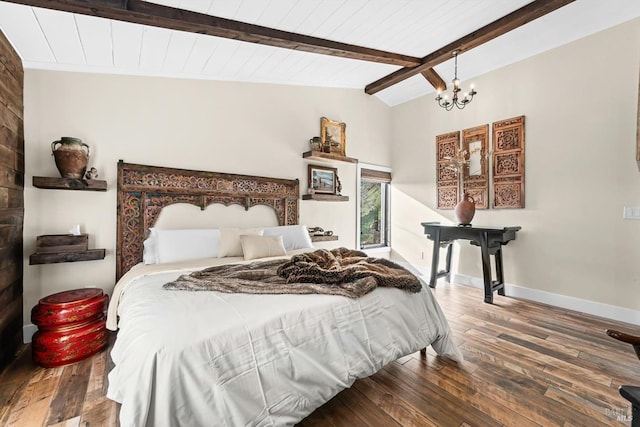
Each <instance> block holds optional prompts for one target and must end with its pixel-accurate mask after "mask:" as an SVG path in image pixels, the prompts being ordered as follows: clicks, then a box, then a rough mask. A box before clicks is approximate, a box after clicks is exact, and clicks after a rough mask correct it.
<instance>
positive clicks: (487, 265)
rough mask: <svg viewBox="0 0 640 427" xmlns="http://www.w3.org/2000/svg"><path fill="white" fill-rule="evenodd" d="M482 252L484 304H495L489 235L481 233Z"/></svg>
mask: <svg viewBox="0 0 640 427" xmlns="http://www.w3.org/2000/svg"><path fill="white" fill-rule="evenodd" d="M480 251H481V252H482V278H483V279H484V302H486V303H489V304H492V303H493V290H492V286H491V258H490V255H489V235H488V233H486V232H484V233H480Z"/></svg>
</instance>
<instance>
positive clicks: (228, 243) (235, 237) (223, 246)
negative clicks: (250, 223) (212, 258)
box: [218, 228, 262, 258]
mask: <svg viewBox="0 0 640 427" xmlns="http://www.w3.org/2000/svg"><path fill="white" fill-rule="evenodd" d="M242 234H253V235H256V236H262V228H221V229H220V250H219V251H218V258H224V257H228V256H242V245H241V244H240V235H242Z"/></svg>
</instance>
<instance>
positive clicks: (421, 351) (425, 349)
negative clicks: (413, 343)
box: [420, 347, 427, 356]
mask: <svg viewBox="0 0 640 427" xmlns="http://www.w3.org/2000/svg"><path fill="white" fill-rule="evenodd" d="M420 354H424V355H425V356H426V355H427V347H425V348H423V349H421V350H420Z"/></svg>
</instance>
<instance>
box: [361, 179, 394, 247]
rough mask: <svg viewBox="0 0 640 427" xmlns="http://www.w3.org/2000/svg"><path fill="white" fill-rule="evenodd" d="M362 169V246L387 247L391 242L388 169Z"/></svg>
mask: <svg viewBox="0 0 640 427" xmlns="http://www.w3.org/2000/svg"><path fill="white" fill-rule="evenodd" d="M359 169H360V204H359V221H358V222H359V226H360V227H359V228H360V248H362V249H367V248H375V247H386V246H390V244H389V187H390V185H391V172H389V170H388V169H386V168H385V169H382V168H380V169H378V168H376V169H369V168H366V167H362V168H359Z"/></svg>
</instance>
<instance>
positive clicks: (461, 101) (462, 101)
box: [436, 50, 478, 111]
mask: <svg viewBox="0 0 640 427" xmlns="http://www.w3.org/2000/svg"><path fill="white" fill-rule="evenodd" d="M451 54H452V55H453V60H454V61H455V62H454V64H455V68H454V75H453V80H452V83H453V97H452V98H451V99H449V96H448V95H445V96H442V90H441V89H438V96H437V97H436V101H438V105H439V106H441V107H442V108H444V109H445V110H447V111H450V110H451V109H452V108H453V107H454V106H456V107H458V108H459V109H461V110H462V109H463V108H464V107H466V106H467V104H469V103H470V102H471V101H472V100H473V97H474V95H475V94H476V93H478V92H476V90H475V89H474V88H473V86H471V92H465V93H464V96H463V97H459V96H458V92H460V91H461V90H462V89H460V80H458V51H457V50H454V51H453V52H452V53H451Z"/></svg>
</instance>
